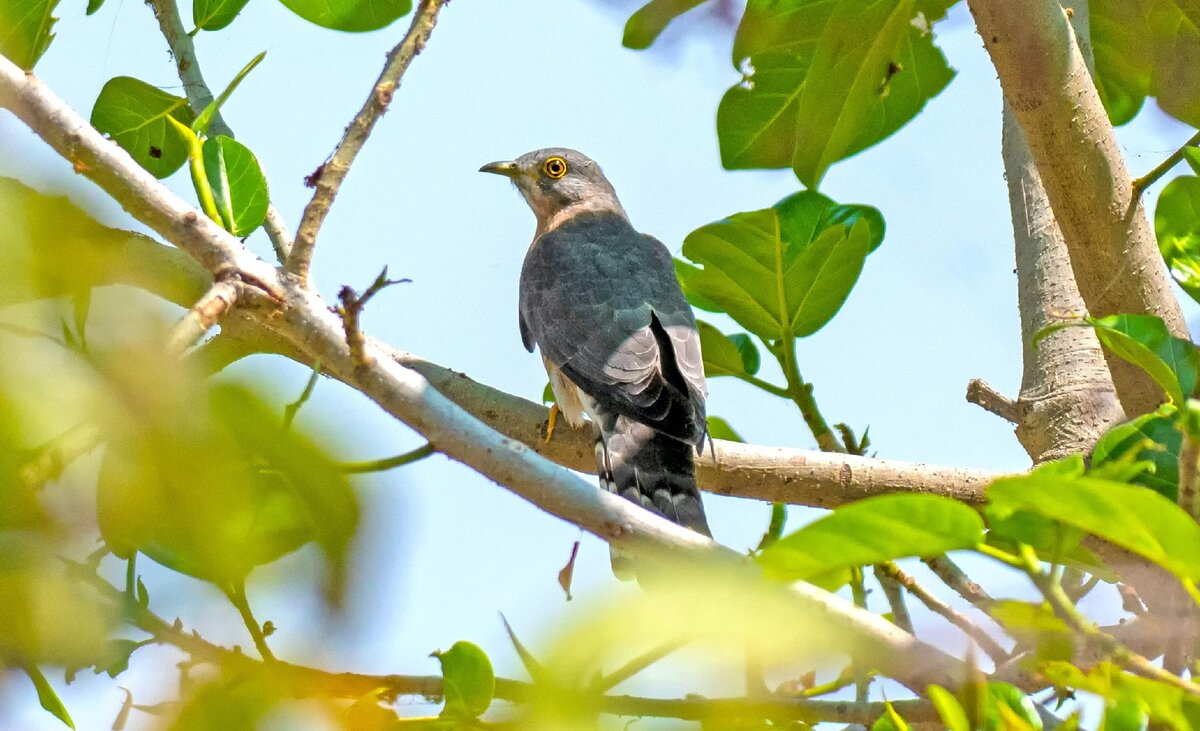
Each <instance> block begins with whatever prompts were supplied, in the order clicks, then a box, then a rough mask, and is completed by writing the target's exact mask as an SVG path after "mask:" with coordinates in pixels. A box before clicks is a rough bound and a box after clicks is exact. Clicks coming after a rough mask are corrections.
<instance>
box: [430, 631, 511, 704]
mask: <svg viewBox="0 0 1200 731" xmlns="http://www.w3.org/2000/svg"><path fill="white" fill-rule="evenodd" d="M433 656H434V657H436V658H437V659H438V662H440V663H441V664H442V683H443V687H444V695H445V699H446V706H445V708H443V709H442V714H441V715H442V716H443V717H447V718H478V717H479V716H480V715H481V714H483V712H484V711H486V710H487V709H488V706H490V705H491V704H492V696H493V695H495V692H496V675H495V673H494V672H493V671H492V661H491V660H489V659H488V656H487V654H486V653H485V652H484V651H483V650H481V649H479V647H478V646H477V645H473V644H471V643H470V642H465V641H461V640H460V641H458V642H455V643H454V645H452V646H451V647H450V649H449V650H446V651H445V652H435V653H433Z"/></svg>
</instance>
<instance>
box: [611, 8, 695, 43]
mask: <svg viewBox="0 0 1200 731" xmlns="http://www.w3.org/2000/svg"><path fill="white" fill-rule="evenodd" d="M705 2H707V0H650V2H648V3H646V4H645V5H643V6H642V7H641V8H639V9H638V11H637V12H636V13H634V14H633V15H632V16H630V18H629V21H628V22H627V23H625V36H624V38H623V39H622V40H621V43H622V44H623V45H624V46H625V47H626V48H634V49H642V48H648V47H649V46H650V44H651V43H654V39H656V38H658V36H659V34H661V33H662V32H663V30H664V29H665V28H666V27H667V24H668V23H670V22H671V21H672V20H674V19H675V18H677V17H678V16H680V15H683V14H684V13H686V12H687V11H689V10H691V9H692V8H694V7H696V6H697V5H702V4H704V3H705Z"/></svg>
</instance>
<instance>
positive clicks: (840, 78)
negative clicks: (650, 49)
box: [717, 0, 954, 188]
mask: <svg viewBox="0 0 1200 731" xmlns="http://www.w3.org/2000/svg"><path fill="white" fill-rule="evenodd" d="M950 4H952V3H950V2H948V1H947V0H901V1H900V2H894V1H892V0H863V1H862V2H853V3H846V2H843V3H822V2H808V3H778V2H772V1H771V0H750V2H749V3H748V4H747V7H746V13H745V15H744V17H743V19H742V23H741V25H740V26H739V28H738V35H737V40H736V42H735V44H734V65H735V66H736V67H738V68H739V69H742V70H743V71H744V73H746V79H745V80H744V81H743V82H742V83H741V84H739V85H737V86H734V87H733V88H732V89H730V90H729V91H728V92H727V93H726V94H725V97H724V99H722V100H721V105H720V108H719V109H718V111H717V134H718V137H719V139H720V145H721V160H722V162H723V164H724V165H725V167H727V168H730V169H734V168H764V167H765V168H778V167H791V168H793V169H794V170H795V171H796V174H797V175H798V176H799V178H800V180H801V181H802V182H803V183H804V184H805V185H806V186H808V187H810V188H815V187H816V186H817V184H818V183H819V182H820V180H821V178H822V176H823V175H824V174H825V171H826V169H828V167H829V165H831V164H833V163H834V162H837V161H838V160H841V159H844V158H846V157H849V156H850V155H853V154H854V153H856V152H859V151H861V150H863V149H865V148H867V147H870V146H871V145H874V144H875V143H877V142H879V141H880V140H882V139H884V138H886V137H887V136H889V135H891V134H892V133H893V132H895V131H896V130H898V129H899V128H900V127H902V126H903V125H904V124H905V123H907V122H908V121H909V120H910V119H911V118H912V117H913V116H915V115H916V114H917V112H919V111H920V110H921V108H922V107H924V105H925V103H926V102H927V101H928V100H929V99H930V98H932V97H933V96H936V95H937V94H938V93H939V92H940V91H941V90H942V89H943V88H945V86H946V85H947V84H948V83H949V82H950V79H951V78H953V76H954V72H953V71H952V70H951V69H950V67H949V66H948V65H947V64H946V59H945V57H944V56H943V55H942V53H941V51H940V50H938V49H937V47H935V46H934V45H933V35H932V32H931V25H932V24H933V23H934V22H936V21H937V20H939V19H941V17H942V16H943V15H945V11H946V8H947V7H948V6H949V5H950Z"/></svg>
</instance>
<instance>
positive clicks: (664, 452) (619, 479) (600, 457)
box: [595, 416, 712, 580]
mask: <svg viewBox="0 0 1200 731" xmlns="http://www.w3.org/2000/svg"><path fill="white" fill-rule="evenodd" d="M601 421H602V423H601V424H600V425H598V426H597V428H596V429H595V435H596V467H597V473H598V474H599V475H600V486H601V487H603V488H604V489H606V490H608V491H609V492H614V493H616V494H618V495H620V496H621V497H623V498H625V499H626V500H630V501H632V502H634V503H637V504H638V505H641V506H642V507H644V508H646V509H647V510H651V511H653V512H655V513H658V514H659V515H661V516H663V517H665V518H667V519H668V520H671V521H673V522H675V523H678V524H679V525H682V526H683V527H685V528H690V529H692V530H694V531H696V532H697V533H701V534H703V535H706V536H711V535H712V533H711V532H710V531H709V528H708V519H707V518H706V517H705V515H704V504H703V503H702V502H701V500H700V490H699V488H698V487H697V486H696V456H695V455H696V453H695V449H696V448H695V446H693V445H692V444H689V443H687V442H683V441H680V440H678V439H674V438H672V437H670V436H668V435H666V434H664V433H662V432H660V431H657V430H655V429H653V428H651V427H649V426H646V425H645V424H642V423H640V422H636V421H633V420H631V419H628V418H627V417H624V416H616V417H615V418H614V417H609V418H602V419H601ZM612 566H613V574H615V575H616V576H617V578H619V579H622V580H628V579H631V578H633V570H632V568H631V566H630V562H629V557H628V556H626V555H625V554H622V553H621V552H620V551H618V550H617V549H613V550H612Z"/></svg>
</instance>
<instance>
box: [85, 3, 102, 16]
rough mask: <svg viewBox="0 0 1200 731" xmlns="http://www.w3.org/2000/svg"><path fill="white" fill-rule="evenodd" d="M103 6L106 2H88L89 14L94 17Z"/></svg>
mask: <svg viewBox="0 0 1200 731" xmlns="http://www.w3.org/2000/svg"><path fill="white" fill-rule="evenodd" d="M102 5H104V0H88V4H87V14H88V15H92V14H93V13H95V12H96V11H97V10H99V9H100V6H102Z"/></svg>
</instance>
